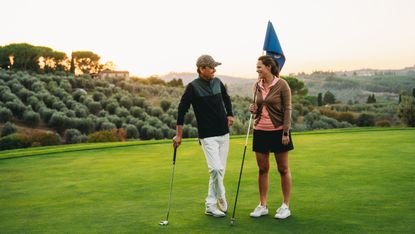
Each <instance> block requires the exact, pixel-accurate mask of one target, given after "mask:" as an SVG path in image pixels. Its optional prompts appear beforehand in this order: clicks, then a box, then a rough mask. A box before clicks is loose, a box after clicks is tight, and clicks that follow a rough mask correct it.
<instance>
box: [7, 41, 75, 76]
mask: <svg viewBox="0 0 415 234" xmlns="http://www.w3.org/2000/svg"><path fill="white" fill-rule="evenodd" d="M66 61H67V57H66V54H65V53H64V52H59V51H55V50H53V49H51V48H49V47H45V46H33V45H30V44H28V43H13V44H9V45H6V46H4V47H1V48H0V67H2V68H3V69H15V70H28V71H35V72H53V71H55V70H66V69H67V68H66V67H65V62H66Z"/></svg>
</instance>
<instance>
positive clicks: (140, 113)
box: [130, 106, 144, 119]
mask: <svg viewBox="0 0 415 234" xmlns="http://www.w3.org/2000/svg"><path fill="white" fill-rule="evenodd" d="M130 113H131V115H132V116H134V117H136V118H140V119H142V118H143V117H144V110H143V108H141V107H138V106H133V107H132V108H131V110H130Z"/></svg>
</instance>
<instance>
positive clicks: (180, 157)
mask: <svg viewBox="0 0 415 234" xmlns="http://www.w3.org/2000/svg"><path fill="white" fill-rule="evenodd" d="M414 140H415V129H358V130H356V129H355V130H341V131H338V130H337V131H317V132H306V133H298V134H294V135H293V141H294V146H295V149H294V151H291V152H290V155H289V157H290V168H291V171H292V178H293V189H292V197H291V204H290V208H291V211H292V216H290V217H289V218H287V219H286V220H276V219H274V218H273V215H274V214H275V210H276V209H277V208H278V207H279V205H280V204H281V189H280V180H279V175H278V172H277V169H276V164H275V160H274V158H273V157H271V158H270V159H271V168H270V189H269V192H268V206H269V209H270V214H269V215H268V216H265V217H261V218H257V219H253V218H250V217H249V213H250V212H251V211H252V210H253V209H254V208H255V207H256V206H257V205H258V191H257V166H256V161H255V156H254V153H253V152H252V151H251V142H249V145H248V150H247V154H246V159H245V165H244V170H243V175H242V180H241V187H240V191H239V198H238V205H237V209H236V215H235V216H236V222H235V225H234V226H230V225H229V223H230V217H231V215H232V208H233V203H234V200H235V195H236V187H237V182H238V176H239V170H240V166H241V160H242V153H243V149H244V143H245V139H244V137H243V136H239V137H233V138H231V141H230V144H231V147H230V152H229V157H228V165H227V171H226V176H225V186H226V189H227V198H228V202H229V210H230V213H228V215H227V217H225V218H213V217H210V216H206V215H205V214H204V199H205V196H206V194H207V189H208V177H209V174H208V171H207V167H206V161H205V158H204V156H203V153H202V150H201V148H200V146H199V145H198V142H197V141H196V140H194V139H191V140H187V141H185V142H184V143H183V144H182V146H181V147H180V148H179V149H178V152H177V159H176V166H175V176H174V185H173V195H172V206H171V211H170V217H169V224H168V225H167V226H164V227H163V226H160V225H159V222H160V221H162V220H165V218H166V213H167V208H168V198H169V188H170V187H169V186H170V179H171V172H172V157H173V150H172V146H171V144H170V141H159V142H157V141H152V143H151V144H137V145H134V144H131V143H128V144H124V145H123V144H120V145H118V147H115V148H114V147H108V148H104V147H95V148H94V147H93V146H94V145H90V146H88V147H83V148H82V149H77V150H71V147H68V146H58V147H52V148H51V149H52V150H49V149H48V150H49V151H47V152H46V151H45V152H46V153H45V154H42V153H38V152H40V151H39V149H40V148H31V149H24V150H17V151H4V152H0V232H1V233H275V232H278V233H413V232H414V231H415V223H414V222H413V221H414V220H415V195H414V194H415V179H414V178H415V144H414ZM101 145H102V144H101ZM64 147H66V148H65V149H66V150H62V148H64ZM73 147H74V149H76V147H79V146H73ZM59 149H61V150H59ZM31 152H36V153H33V154H31ZM7 155H13V156H10V157H9V156H7ZM19 155H24V157H20V156H19ZM31 155H33V156H31ZM6 156H7V157H6Z"/></svg>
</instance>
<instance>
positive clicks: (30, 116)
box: [23, 110, 40, 128]
mask: <svg viewBox="0 0 415 234" xmlns="http://www.w3.org/2000/svg"><path fill="white" fill-rule="evenodd" d="M23 122H24V123H25V124H26V125H27V126H29V127H31V128H35V127H37V126H38V125H39V123H40V115H39V114H38V113H36V112H34V111H31V110H29V111H25V113H24V114H23Z"/></svg>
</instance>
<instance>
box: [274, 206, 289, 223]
mask: <svg viewBox="0 0 415 234" xmlns="http://www.w3.org/2000/svg"><path fill="white" fill-rule="evenodd" d="M290 215H291V211H290V209H289V208H288V206H287V205H286V204H285V203H282V205H281V207H280V208H278V210H277V213H276V214H275V216H274V218H276V219H285V218H287V217H288V216H290Z"/></svg>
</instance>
